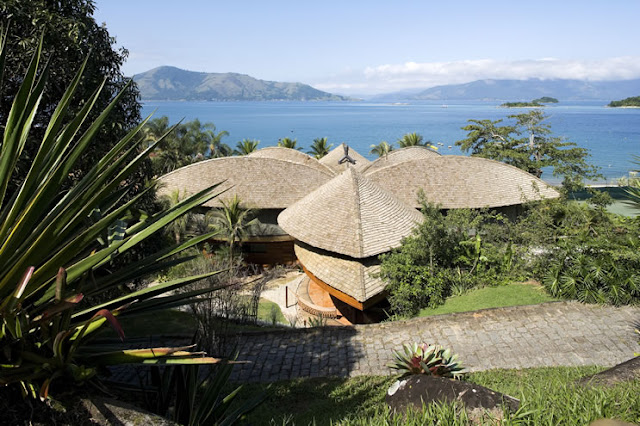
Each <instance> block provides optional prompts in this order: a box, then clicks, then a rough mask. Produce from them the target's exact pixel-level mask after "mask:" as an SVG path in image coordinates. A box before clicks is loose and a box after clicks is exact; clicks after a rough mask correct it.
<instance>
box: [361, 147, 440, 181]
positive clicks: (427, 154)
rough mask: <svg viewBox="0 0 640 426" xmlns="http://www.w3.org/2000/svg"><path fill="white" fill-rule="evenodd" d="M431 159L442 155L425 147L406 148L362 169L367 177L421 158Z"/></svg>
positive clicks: (392, 152)
mask: <svg viewBox="0 0 640 426" xmlns="http://www.w3.org/2000/svg"><path fill="white" fill-rule="evenodd" d="M431 157H440V154H439V153H438V152H436V151H434V150H432V149H429V148H427V147H424V146H408V147H405V148H400V149H395V150H393V151H391V152H390V153H388V154H386V155H383V156H382V157H380V158H377V159H376V160H375V161H372V162H371V163H369V164H367V165H366V166H365V167H363V168H362V173H364V174H365V175H366V174H369V173H373V172H374V171H376V170H379V169H381V168H383V167H388V166H392V165H394V164H398V163H404V162H405V161H411V160H417V159H419V158H431Z"/></svg>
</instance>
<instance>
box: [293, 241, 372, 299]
mask: <svg viewBox="0 0 640 426" xmlns="http://www.w3.org/2000/svg"><path fill="white" fill-rule="evenodd" d="M294 250H295V252H296V257H297V258H298V260H299V261H300V263H302V265H303V266H304V267H305V268H306V269H307V271H309V272H310V273H312V274H313V275H314V276H315V277H316V278H319V279H320V280H322V282H324V283H325V284H327V285H330V286H331V287H333V288H335V289H336V290H339V291H341V292H342V293H344V294H346V295H348V296H351V297H353V298H354V299H356V300H357V301H358V302H361V303H363V302H366V301H367V300H369V299H371V298H372V297H374V296H375V295H377V294H379V293H381V292H382V291H384V288H385V282H384V281H383V280H382V279H381V278H379V277H378V276H377V274H378V273H379V272H380V261H379V260H378V258H377V257H369V258H367V259H351V258H345V257H343V256H339V255H336V254H334V253H331V252H327V251H325V250H320V249H316V248H313V247H310V246H308V245H307V244H304V243H300V242H297V243H296V244H295V247H294Z"/></svg>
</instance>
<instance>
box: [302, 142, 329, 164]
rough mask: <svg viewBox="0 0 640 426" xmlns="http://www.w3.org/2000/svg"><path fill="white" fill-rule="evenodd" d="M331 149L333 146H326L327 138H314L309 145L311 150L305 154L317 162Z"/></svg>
mask: <svg viewBox="0 0 640 426" xmlns="http://www.w3.org/2000/svg"><path fill="white" fill-rule="evenodd" d="M331 148H333V144H329V145H327V138H315V139H314V140H313V144H312V145H311V150H309V151H307V154H309V155H311V156H313V157H315V158H317V159H318V160H319V159H321V158H322V157H324V156H325V155H327V154H328V153H329V151H331Z"/></svg>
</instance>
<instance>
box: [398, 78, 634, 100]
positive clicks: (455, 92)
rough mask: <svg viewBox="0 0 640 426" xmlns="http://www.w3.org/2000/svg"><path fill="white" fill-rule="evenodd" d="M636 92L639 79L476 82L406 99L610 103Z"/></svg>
mask: <svg viewBox="0 0 640 426" xmlns="http://www.w3.org/2000/svg"><path fill="white" fill-rule="evenodd" d="M639 92H640V79H635V80H620V81H583V80H540V79H529V80H478V81H474V82H471V83H466V84H452V85H446V86H436V87H432V88H430V89H427V90H424V91H422V92H420V93H418V94H415V95H413V96H410V97H409V98H408V99H411V100H488V101H492V100H499V101H504V100H508V101H524V100H531V99H534V98H539V97H541V96H553V97H554V98H558V99H561V100H565V101H567V100H607V101H608V100H611V99H619V98H625V97H628V96H629V94H635V93H639Z"/></svg>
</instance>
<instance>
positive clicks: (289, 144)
mask: <svg viewBox="0 0 640 426" xmlns="http://www.w3.org/2000/svg"><path fill="white" fill-rule="evenodd" d="M297 144H298V140H297V139H293V140H291V139H290V138H282V139H278V146H281V147H283V148H290V149H298V150H300V149H302V147H300V148H298V147H297V146H296V145H297Z"/></svg>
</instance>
